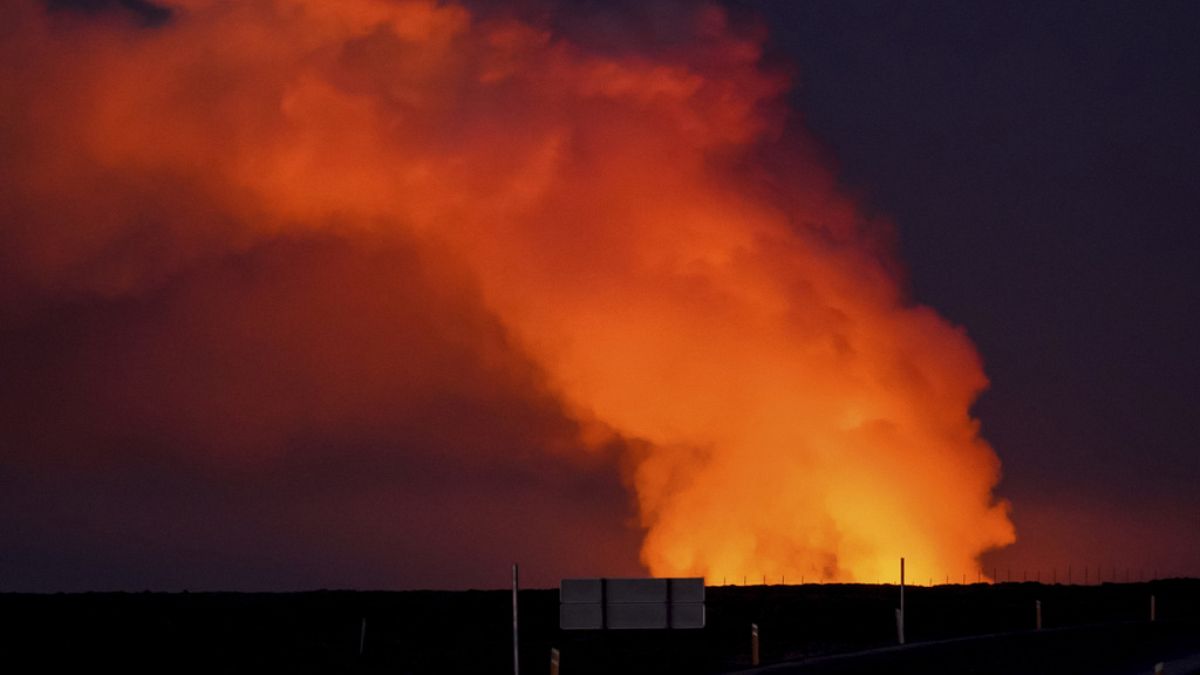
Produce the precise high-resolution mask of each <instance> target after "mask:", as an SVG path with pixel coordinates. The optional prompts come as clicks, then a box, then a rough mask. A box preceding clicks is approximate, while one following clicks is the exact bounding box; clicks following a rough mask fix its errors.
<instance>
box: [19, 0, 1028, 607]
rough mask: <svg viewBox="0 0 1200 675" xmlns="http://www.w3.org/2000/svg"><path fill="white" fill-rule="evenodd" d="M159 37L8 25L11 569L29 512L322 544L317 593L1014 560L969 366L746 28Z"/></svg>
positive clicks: (386, 2) (113, 530)
mask: <svg viewBox="0 0 1200 675" xmlns="http://www.w3.org/2000/svg"><path fill="white" fill-rule="evenodd" d="M162 4H163V5H165V6H168V7H169V8H170V10H171V14H170V17H169V18H168V19H166V20H165V21H161V22H154V23H153V25H146V23H145V22H144V21H135V20H133V18H132V17H130V16H129V15H127V14H126V15H121V14H119V13H117V14H112V13H105V14H101V15H89V16H80V15H78V14H75V13H72V12H62V11H46V10H45V9H44V8H43V7H42V6H41V5H39V4H36V3H32V2H18V3H10V4H9V6H7V7H6V8H5V9H4V10H0V12H3V13H4V15H5V16H3V19H4V23H5V25H6V26H8V28H7V29H6V33H5V34H4V36H3V41H2V42H0V45H2V46H0V50H2V51H0V57H3V65H0V78H2V81H3V82H4V86H5V90H6V91H8V92H12V93H11V94H8V95H6V97H5V99H4V103H3V108H2V109H0V142H2V143H3V145H4V147H5V149H6V152H5V154H4V159H3V160H0V179H3V185H2V186H0V204H2V206H0V263H2V265H3V269H4V271H3V272H0V318H2V320H3V321H4V332H3V340H4V342H5V347H6V348H5V350H4V352H3V354H4V355H3V356H0V359H3V360H4V368H5V371H6V372H11V373H13V374H14V376H13V377H10V378H6V383H5V384H3V385H0V396H2V397H3V401H4V405H5V407H4V413H3V415H4V416H5V417H6V418H7V419H6V420H5V422H6V423H5V428H6V431H5V433H4V436H3V438H2V439H0V443H2V444H3V445H2V451H3V453H4V454H3V461H4V462H5V463H6V465H8V466H9V467H10V471H9V475H10V481H11V482H12V483H13V485H12V487H13V488H14V489H13V490H12V496H10V497H9V500H8V501H9V503H8V504H7V505H6V506H5V512H6V513H7V514H8V516H7V517H6V519H5V522H7V527H9V528H10V529H12V530H14V531H18V530H19V531H22V532H26V534H27V535H28V536H26V537H25V539H26V540H28V538H29V536H33V537H35V538H36V537H38V536H40V537H43V538H46V537H51V538H54V537H56V535H54V534H53V530H51V529H48V528H43V529H41V530H39V526H40V525H45V523H40V524H39V523H38V522H37V520H38V519H37V518H34V517H31V516H30V515H29V514H30V513H31V511H30V509H36V508H37V507H36V506H35V503H36V502H37V501H38V500H39V499H43V500H46V502H47V503H48V507H47V508H45V509H44V510H43V512H44V513H45V514H46V516H47V518H67V517H70V518H74V519H75V521H74V522H76V523H77V527H75V528H74V529H73V530H71V532H72V533H73V534H72V535H71V536H73V537H75V541H77V547H78V550H81V551H85V550H90V547H96V548H99V549H103V550H107V551H127V550H129V549H128V545H127V544H121V543H120V542H121V541H122V540H123V539H122V538H126V539H127V538H128V537H137V538H141V539H143V540H146V541H147V542H148V543H147V544H146V545H147V546H149V547H151V548H152V549H155V550H159V549H162V550H168V549H169V550H170V551H173V553H171V555H179V551H183V550H193V549H194V550H197V551H202V552H203V553H202V555H201V558H206V559H210V560H211V559H217V562H211V563H206V564H208V565H209V567H205V566H204V565H200V564H197V565H196V567H197V569H202V568H203V569H209V568H215V569H223V568H225V567H227V566H228V560H233V559H236V558H237V557H238V556H239V555H246V554H245V552H246V551H255V552H257V553H256V554H255V555H257V556H258V557H257V558H256V562H255V564H260V565H261V564H264V563H263V561H264V560H270V559H278V560H284V561H291V560H297V559H309V557H310V556H312V555H316V557H317V558H318V559H323V557H324V556H328V555H329V554H328V552H327V551H326V550H325V547H326V546H327V545H328V543H329V542H330V541H331V540H332V541H337V542H339V543H338V546H336V548H337V549H338V550H344V551H347V552H351V553H353V556H347V560H342V561H341V562H334V561H331V562H328V563H327V565H328V567H326V568H325V569H326V572H324V573H317V572H314V573H313V574H312V575H308V576H305V575H299V576H298V577H297V578H296V580H295V581H294V583H299V584H303V583H319V582H314V581H312V580H313V579H319V580H325V579H335V580H337V579H339V578H340V579H342V581H343V583H344V584H346V585H355V584H357V583H358V581H357V579H359V578H362V576H363V575H365V576H366V577H367V578H369V579H371V580H372V582H373V583H375V584H376V585H404V584H409V583H417V584H422V583H436V584H444V585H449V584H460V583H476V580H481V581H480V583H486V581H482V579H483V577H482V572H481V571H480V570H481V569H482V567H480V566H482V565H485V564H486V565H495V564H496V562H497V561H498V560H507V559H508V558H510V557H525V558H527V559H533V560H535V561H536V565H537V566H539V567H541V568H542V569H545V570H546V572H545V574H546V581H551V580H553V579H554V578H555V577H556V576H557V575H561V574H567V573H577V572H589V573H608V574H620V573H631V572H636V568H637V564H636V563H634V562H633V560H632V556H633V553H632V552H631V551H632V549H633V548H635V547H637V545H636V544H632V543H631V542H633V541H635V540H636V539H637V538H638V536H639V535H643V536H642V541H641V544H640V561H641V564H642V565H644V566H645V567H646V568H648V570H649V571H650V572H652V573H655V574H699V575H706V576H708V577H710V578H714V579H715V578H719V577H721V576H723V575H733V576H740V575H741V574H752V575H756V574H760V573H766V574H770V575H772V576H774V575H778V574H787V575H789V576H792V577H793V578H798V577H799V576H801V575H809V576H810V577H812V578H825V579H843V580H847V579H863V580H874V579H876V578H880V577H884V578H887V577H890V576H891V575H892V574H893V571H892V570H893V568H894V561H895V558H896V557H897V556H899V555H907V556H908V557H909V558H910V559H912V560H913V566H914V572H916V573H918V574H920V573H921V572H920V570H922V569H926V567H928V569H929V570H931V571H932V570H938V571H941V570H946V569H962V570H967V569H972V570H973V569H975V567H974V566H975V564H976V562H975V561H976V558H977V556H978V555H979V554H980V553H981V552H982V551H984V550H986V549H988V548H991V547H995V546H1001V545H1004V544H1006V543H1008V542H1010V541H1011V540H1012V537H1013V535H1012V528H1011V525H1010V524H1009V522H1008V519H1007V515H1006V508H1005V506H1004V505H1003V504H1001V503H997V502H996V501H995V500H994V499H993V497H992V493H991V489H992V486H993V485H994V484H995V482H996V480H997V478H998V469H999V466H998V462H997V460H996V457H995V455H994V454H993V452H992V451H991V449H990V448H989V447H988V446H987V444H986V442H984V441H983V440H982V439H981V438H980V437H979V435H978V424H977V422H976V421H975V420H973V419H972V418H971V416H970V406H971V404H972V402H973V400H974V398H975V397H976V396H977V394H978V393H979V391H980V390H981V389H982V388H983V387H984V386H985V385H986V379H985V377H984V375H983V373H982V367H981V364H980V361H979V358H978V355H977V354H976V352H975V350H974V348H973V347H972V345H971V344H970V342H969V340H968V339H967V338H966V337H965V335H964V334H963V333H962V331H961V330H960V329H957V328H955V327H953V326H951V325H949V324H948V323H947V322H945V321H944V320H943V319H941V318H940V317H938V316H937V314H936V313H935V312H933V311H932V310H930V309H928V308H925V307H922V306H919V305H916V304H914V303H913V302H911V301H910V300H909V299H908V298H907V297H905V295H904V293H903V292H902V283H901V280H900V279H898V277H897V272H896V269H897V265H896V263H895V261H894V258H893V256H892V252H891V249H890V245H889V242H890V241H891V238H892V233H891V230H890V227H889V226H888V224H887V223H885V222H881V221H878V220H875V219H871V218H868V217H866V216H865V215H864V214H863V212H862V211H861V210H860V209H859V208H858V207H857V206H856V205H855V203H854V202H853V200H852V199H850V198H848V197H847V196H846V195H844V194H842V193H840V192H839V191H838V189H837V187H836V184H835V181H834V180H833V177H832V175H831V173H830V172H829V170H828V168H827V167H826V162H825V161H824V159H823V158H822V156H821V153H820V152H818V151H817V150H816V149H815V147H814V145H813V144H812V143H811V142H810V141H809V140H808V139H806V138H805V137H804V135H803V133H802V132H800V131H798V130H797V126H796V124H795V123H794V120H792V121H789V118H788V114H787V110H786V108H785V107H784V105H783V102H782V98H781V96H782V94H783V93H784V92H785V91H786V90H787V88H788V87H789V86H790V82H789V80H788V78H787V77H786V76H785V75H784V74H782V73H779V72H775V71H774V70H772V69H771V68H768V67H765V66H764V65H763V64H762V63H761V51H760V44H761V41H762V34H761V31H760V30H759V29H758V28H757V27H755V26H754V25H742V24H741V23H739V22H732V21H731V20H730V19H729V17H728V16H727V15H726V14H725V13H724V12H723V11H721V10H720V9H719V8H716V7H700V8H689V9H687V10H686V11H684V10H682V9H678V8H677V9H676V10H675V11H676V19H677V23H676V24H675V25H674V26H673V28H672V35H671V39H668V40H663V41H661V42H656V43H655V44H654V46H653V48H640V49H639V48H636V46H631V45H628V44H624V45H619V46H614V47H613V48H607V49H606V48H604V47H603V44H604V40H602V39H600V38H599V37H597V38H595V39H591V40H589V39H585V38H584V37H581V35H582V33H581V31H583V30H584V29H581V28H579V27H575V28H574V29H571V30H563V29H561V27H560V24H557V23H555V22H554V21H553V20H551V19H548V18H546V17H547V16H552V14H553V13H552V12H551V13H550V14H549V15H548V14H547V13H546V12H539V13H537V14H536V16H538V17H541V18H539V19H529V18H527V17H524V14H525V13H522V12H517V11H513V12H496V11H493V12H489V13H487V14H479V13H475V12H472V11H471V10H470V9H468V8H467V7H464V6H460V5H456V4H443V3H436V2H423V1H414V2H404V1H390V0H353V1H346V2H338V3H328V2H318V1H316V0H311V1H310V0H254V1H250V2H239V3H224V2H214V1H210V0H179V1H173V2H167V3H162ZM93 478H94V479H95V480H96V481H99V482H100V483H103V482H104V481H106V480H109V481H113V482H114V484H112V485H103V484H101V485H96V484H93V483H92V480H93ZM156 481H162V483H163V485H164V486H165V485H169V486H172V489H170V490H167V491H166V492H165V493H164V489H163V488H161V487H156V486H154V485H148V484H147V483H154V482H156ZM116 483H119V484H120V485H119V486H118V485H116ZM619 485H624V487H625V491H622V490H621V489H620V488H619V487H618V486H619ZM189 492H190V494H189ZM89 496H96V497H97V498H98V499H100V500H101V501H102V502H103V503H102V504H99V505H98V506H97V508H95V509H91V508H90V507H89V506H88V505H87V504H86V501H87V498H88V497H89ZM55 509H58V510H59V511H60V512H56V511H55ZM208 509H211V510H212V514H213V515H214V516H217V517H219V518H221V519H225V520H229V521H233V522H232V524H230V525H229V526H216V525H215V524H214V523H215V522H217V521H216V520H209V519H206V518H204V517H203V516H202V514H204V513H206V512H207V510H208ZM61 511H65V512H69V514H71V515H68V514H66V513H62V512H61ZM175 517H178V518H181V519H182V521H183V522H182V525H181V527H180V529H179V531H178V534H179V536H180V539H179V540H178V541H177V540H176V539H174V538H173V537H174V535H173V534H172V531H173V530H172V526H171V522H172V520H171V519H172V518H175ZM114 522H116V523H118V524H116V525H114V524H113V523H114ZM22 528H24V529H22ZM38 532H40V534H38ZM264 533H266V534H264ZM568 542H569V543H568ZM29 546H30V548H29V549H28V550H29V551H32V552H30V553H28V554H27V558H29V559H31V560H32V559H35V558H36V557H37V555H41V554H40V553H38V551H43V550H44V548H45V547H42V548H39V546H38V545H35V544H30V545H29ZM188 547H190V549H189V548H188ZM51 548H53V547H51ZM314 552H319V553H314ZM156 555H159V554H156ZM162 555H165V554H162ZM350 558H353V560H350ZM220 560H225V561H226V562H220ZM400 561H404V562H403V564H401V563H400ZM389 564H391V565H397V566H399V567H397V569H400V568H402V569H403V573H402V574H401V573H398V574H397V576H395V577H394V578H392V577H389V576H388V575H387V574H386V573H384V572H381V571H380V570H384V569H386V568H387V567H388V565H389ZM329 569H332V570H336V572H332V573H331V572H328V570H329ZM322 574H325V576H322ZM339 574H341V575H345V576H344V578H343V577H339V576H338V575H339ZM351 575H358V576H356V577H355V578H350V577H351ZM255 581H256V582H258V583H266V584H269V583H270V582H269V581H257V578H256V579H255ZM31 583H32V582H31ZM211 583H213V584H214V585H221V583H220V581H218V580H213V581H211ZM231 583H232V582H231Z"/></svg>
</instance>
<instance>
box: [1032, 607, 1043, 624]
mask: <svg viewBox="0 0 1200 675" xmlns="http://www.w3.org/2000/svg"><path fill="white" fill-rule="evenodd" d="M1033 603H1034V607H1035V608H1036V609H1037V629H1038V630H1041V629H1042V601H1041V600H1034V601H1033Z"/></svg>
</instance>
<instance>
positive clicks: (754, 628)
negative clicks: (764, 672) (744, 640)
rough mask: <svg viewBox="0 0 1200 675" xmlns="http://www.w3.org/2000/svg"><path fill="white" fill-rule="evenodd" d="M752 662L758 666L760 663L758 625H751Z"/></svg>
mask: <svg viewBox="0 0 1200 675" xmlns="http://www.w3.org/2000/svg"><path fill="white" fill-rule="evenodd" d="M750 662H751V665H755V666H757V665H758V663H759V661H758V624H756V623H752V624H750Z"/></svg>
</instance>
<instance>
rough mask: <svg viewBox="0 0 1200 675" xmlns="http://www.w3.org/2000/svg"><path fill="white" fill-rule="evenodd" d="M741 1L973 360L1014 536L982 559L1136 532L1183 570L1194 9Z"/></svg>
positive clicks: (1190, 352)
mask: <svg viewBox="0 0 1200 675" xmlns="http://www.w3.org/2000/svg"><path fill="white" fill-rule="evenodd" d="M755 6H757V7H761V8H762V9H763V10H764V11H765V12H766V14H767V15H768V16H769V17H770V19H769V22H770V25H771V28H772V35H773V40H774V43H773V44H774V47H775V48H776V49H778V51H779V52H780V53H781V55H782V56H784V57H786V58H790V59H793V60H794V61H795V62H797V63H798V64H799V72H800V75H799V80H800V87H799V89H798V91H797V92H796V93H795V96H794V98H795V101H796V102H797V103H798V104H799V106H800V107H801V108H802V110H803V111H804V115H805V117H806V120H807V124H808V126H809V127H810V128H811V129H812V130H813V131H814V132H815V133H816V134H817V135H818V136H819V137H820V138H821V139H823V140H824V141H825V142H827V143H828V144H829V146H830V148H831V151H832V154H833V155H834V156H835V157H836V158H837V161H838V162H840V165H841V168H842V174H841V175H842V177H843V180H844V181H845V182H846V183H847V184H848V185H849V186H851V187H852V189H855V190H858V191H860V192H861V194H862V195H864V197H865V198H866V199H867V200H868V202H869V203H870V204H872V205H873V206H874V207H875V208H877V209H878V210H880V211H881V212H883V213H886V214H888V215H889V216H890V217H892V218H893V219H894V220H895V221H896V223H897V224H898V227H899V230H900V235H901V243H902V250H903V257H904V260H905V262H906V263H907V264H908V268H909V274H910V279H911V286H912V291H913V294H914V296H915V297H916V298H917V299H918V300H920V301H921V302H926V303H929V304H930V305H932V306H934V307H936V308H937V309H938V310H939V311H940V312H942V313H943V314H944V315H946V316H947V317H948V318H950V319H951V320H953V321H955V322H957V323H960V324H961V325H963V326H965V327H966V329H967V331H968V332H969V334H970V335H971V337H972V338H973V339H974V340H975V342H976V344H977V345H978V347H979V349H980V351H981V353H982V355H983V358H984V362H985V367H986V370H987V373H988V375H989V377H990V378H991V382H992V384H991V389H990V391H989V392H987V393H986V394H985V395H984V396H983V397H982V399H981V400H980V401H979V403H978V405H977V408H976V410H977V413H978V414H979V416H980V417H981V418H982V421H983V433H984V435H985V436H986V437H987V438H988V439H989V440H990V441H991V442H992V443H993V445H994V446H995V448H996V450H997V452H998V454H999V455H1000V457H1001V459H1002V461H1003V463H1004V475H1005V478H1004V480H1003V482H1002V483H1001V485H1000V487H999V492H1000V494H1002V495H1003V496H1005V497H1007V498H1009V499H1011V500H1012V501H1013V504H1014V519H1015V522H1016V524H1017V528H1018V533H1019V534H1018V536H1019V537H1020V541H1019V542H1018V544H1017V545H1015V546H1014V547H1012V548H1011V549H1010V550H1009V551H1007V552H1003V553H1000V554H996V555H994V556H993V558H994V560H993V562H994V563H995V564H998V565H1000V566H1002V567H1003V565H1005V564H1006V563H1009V562H1011V564H1013V565H1022V564H1024V565H1028V566H1033V565H1050V564H1058V565H1060V566H1062V565H1065V564H1067V563H1069V562H1071V561H1069V560H1066V559H1064V558H1067V557H1077V558H1085V557H1090V558H1092V562H1093V563H1103V564H1105V565H1106V566H1107V565H1111V564H1116V565H1117V566H1123V565H1126V564H1128V565H1133V566H1135V568H1136V567H1138V566H1142V567H1146V568H1151V567H1153V566H1155V565H1156V563H1154V562H1153V560H1154V558H1155V555H1146V554H1145V553H1143V552H1135V551H1127V550H1121V549H1122V548H1127V547H1128V546H1129V544H1128V543H1127V542H1130V541H1141V538H1139V537H1133V538H1128V537H1130V534H1131V533H1130V531H1129V530H1131V529H1143V528H1144V529H1145V530H1146V532H1147V533H1154V536H1156V537H1157V536H1161V537H1162V539H1166V540H1167V541H1162V540H1161V539H1160V540H1159V541H1157V542H1151V543H1148V544H1147V546H1149V547H1150V548H1151V550H1155V551H1161V552H1163V554H1167V555H1168V556H1169V554H1168V553H1167V552H1168V551H1169V550H1186V551H1188V553H1187V554H1186V556H1185V557H1186V560H1187V561H1188V564H1189V565H1190V567H1188V568H1187V569H1186V570H1177V572H1184V571H1190V573H1192V574H1195V573H1197V569H1196V568H1195V567H1194V566H1195V565H1196V564H1197V563H1200V490H1198V489H1197V486H1200V457H1198V455H1197V445H1196V439H1197V437H1198V433H1197V432H1198V431H1200V426H1198V421H1200V387H1198V384H1197V383H1198V382H1200V264H1198V260H1200V191H1198V190H1197V186H1196V177H1197V176H1198V175H1200V124H1198V120H1200V116H1198V115H1197V111H1200V88H1198V87H1197V84H1196V83H1197V82H1200V42H1198V41H1197V40H1195V34H1196V30H1197V28H1198V27H1200V5H1197V4H1196V3H1154V4H1149V5H1148V4H1134V3H1115V2H1101V3H1088V2H1062V3H911V2H803V3H784V2H763V3H759V4H757V5H755ZM1108 519H1111V521H1110V522H1111V526H1112V529H1111V530H1109V531H1108V536H1105V535H1096V534H1095V533H1094V530H1095V528H1094V527H1093V526H1094V525H1095V524H1097V523H1099V522H1105V521H1106V520H1108ZM1083 527H1086V528H1087V529H1088V530H1089V531H1091V532H1092V534H1090V535H1089V536H1091V537H1096V539H1093V540H1090V541H1086V542H1079V543H1078V544H1077V545H1076V546H1075V547H1074V550H1072V551H1070V552H1064V554H1063V555H1062V556H1061V557H1060V558H1059V559H1058V560H1057V561H1034V562H1027V561H1023V560H1022V559H1023V558H1024V557H1031V556H1023V555H1022V553H1023V552H1024V551H1028V550H1033V551H1039V550H1040V551H1044V550H1047V549H1053V547H1054V542H1055V541H1056V540H1057V539H1059V538H1065V539H1066V540H1067V541H1070V540H1071V537H1072V536H1074V535H1073V534H1072V530H1075V529H1077V528H1079V529H1082V528H1083ZM1126 561H1128V562H1126ZM1074 562H1075V564H1076V566H1077V567H1078V566H1079V565H1081V564H1083V563H1084V562H1087V561H1086V560H1076V561H1074ZM1134 573H1135V574H1136V571H1135V572H1134Z"/></svg>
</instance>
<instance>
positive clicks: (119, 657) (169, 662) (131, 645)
mask: <svg viewBox="0 0 1200 675" xmlns="http://www.w3.org/2000/svg"><path fill="white" fill-rule="evenodd" d="M1151 595H1154V596H1155V597H1156V614H1157V616H1156V618H1157V620H1156V621H1155V622H1154V623H1151V622H1150V621H1149V602H1150V601H1149V598H1150V596H1151ZM898 597H899V593H898V588H897V587H896V586H889V585H854V584H837V585H834V584H829V585H815V584H809V585H801V586H716V587H709V588H708V589H707V617H708V621H707V626H706V628H704V629H703V630H695V631H608V632H601V631H560V630H559V628H558V591H557V589H533V590H523V591H521V593H520V615H521V631H520V635H521V659H522V664H521V671H522V672H523V673H546V672H548V671H549V653H550V649H551V648H552V647H553V648H557V649H559V650H560V652H561V654H562V668H561V672H562V673H563V674H564V675H572V674H575V673H581V674H582V673H674V672H689V673H721V672H730V671H736V670H740V669H746V668H750V667H751V662H750V639H749V638H750V624H751V623H756V624H757V625H758V626H759V629H760V636H761V656H762V662H763V664H764V665H768V664H772V663H780V662H784V661H797V660H799V663H800V664H802V665H800V666H797V668H798V669H797V670H796V672H805V673H808V672H814V673H818V672H819V673H835V672H836V673H847V672H973V673H990V672H1022V673H1036V672H1047V673H1049V672H1054V673H1069V672H1081V673H1082V672H1088V673H1104V672H1113V673H1120V672H1139V671H1140V670H1141V669H1143V668H1142V664H1146V665H1145V667H1144V670H1145V671H1146V672H1150V669H1151V668H1152V666H1153V663H1155V662H1158V661H1170V660H1172V659H1178V658H1181V657H1184V656H1187V655H1189V654H1195V653H1197V652H1200V581H1197V580H1190V579H1188V580H1161V581H1153V582H1148V583H1137V584H1103V585H1100V586H1066V585H1044V584H1037V583H1005V584H998V585H988V584H973V585H945V586H935V587H909V588H908V589H907V595H906V605H907V607H906V610H907V620H906V624H907V634H908V642H909V644H910V647H909V648H907V649H901V650H883V651H881V652H878V653H875V654H873V655H870V656H867V657H855V658H851V659H845V658H843V659H838V658H828V657H831V656H833V655H838V654H845V653H850V652H858V651H863V650H871V649H875V648H883V647H889V646H891V645H894V644H895V642H896V628H895V623H894V608H895V607H896V605H897V603H898ZM1038 600H1040V601H1041V603H1042V607H1043V630H1042V631H1040V632H1039V631H1035V630H1034V626H1035V610H1034V603H1035V601H1038ZM0 603H2V604H0V607H2V611H0V615H2V616H3V621H4V626H3V634H4V636H5V638H6V640H5V641H6V643H7V644H6V645H5V647H4V652H5V654H6V657H7V659H8V661H9V662H10V663H12V662H29V663H32V664H37V666H38V668H39V669H41V670H58V669H64V668H87V669H95V668H99V667H104V668H113V669H116V670H117V671H118V672H200V671H205V672H247V673H249V672H263V673H266V672H293V673H294V672H313V673H315V672H354V673H506V672H511V670H512V646H511V645H512V643H511V639H512V636H511V606H510V592H509V591H504V590H496V591H462V592H451V591H405V592H355V591H313V592H304V593H186V592H185V593H149V592H147V593H84V594H54V595H35V594H5V595H2V596H0ZM364 619H365V620H366V632H365V639H364V635H363V631H362V627H363V620H364ZM993 634H999V635H994V636H993V637H990V638H986V639H980V640H959V641H954V640H953V639H954V638H966V637H969V636H984V635H993ZM943 640H951V641H950V642H945V643H940V642H938V641H943ZM360 641H361V642H360ZM360 644H361V647H362V654H361V655H360V653H359V649H360ZM864 669H866V670H864Z"/></svg>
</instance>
